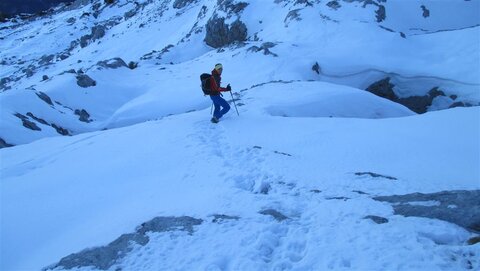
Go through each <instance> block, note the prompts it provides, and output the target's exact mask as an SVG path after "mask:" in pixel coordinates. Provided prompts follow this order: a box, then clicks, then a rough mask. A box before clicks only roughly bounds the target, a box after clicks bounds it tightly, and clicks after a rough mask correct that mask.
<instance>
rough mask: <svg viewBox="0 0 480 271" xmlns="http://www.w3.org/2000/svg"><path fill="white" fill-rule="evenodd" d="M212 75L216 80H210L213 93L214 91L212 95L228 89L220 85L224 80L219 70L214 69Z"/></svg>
mask: <svg viewBox="0 0 480 271" xmlns="http://www.w3.org/2000/svg"><path fill="white" fill-rule="evenodd" d="M212 76H213V79H214V80H210V89H211V93H212V94H210V95H220V92H222V91H228V90H227V89H226V88H222V87H221V86H220V82H221V81H222V77H221V76H220V74H219V73H218V72H217V70H215V69H213V71H212Z"/></svg>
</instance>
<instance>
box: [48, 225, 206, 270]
mask: <svg viewBox="0 0 480 271" xmlns="http://www.w3.org/2000/svg"><path fill="white" fill-rule="evenodd" d="M202 223H203V220H201V219H196V218H193V217H189V216H181V217H156V218H154V219H152V220H150V221H148V222H145V223H143V224H142V225H140V227H138V228H137V229H136V231H135V232H134V233H128V234H123V235H121V236H120V237H119V238H117V239H116V240H114V241H113V242H111V243H110V244H108V245H106V246H102V247H97V248H92V249H86V250H83V251H81V252H78V253H73V254H70V255H69V256H67V257H64V258H62V259H61V260H60V262H58V263H57V264H54V265H52V266H50V267H47V268H46V270H52V269H57V268H63V269H73V268H81V267H87V266H89V267H94V268H95V269H100V270H107V269H109V268H110V267H112V266H113V265H114V264H115V263H116V262H117V261H118V260H120V259H122V258H123V257H125V255H126V254H127V253H128V252H130V251H132V249H133V246H134V245H141V246H144V245H146V244H147V243H148V242H149V241H150V239H149V237H148V235H147V233H148V232H168V231H187V232H188V233H190V234H192V233H193V227H194V226H197V225H200V224H202Z"/></svg>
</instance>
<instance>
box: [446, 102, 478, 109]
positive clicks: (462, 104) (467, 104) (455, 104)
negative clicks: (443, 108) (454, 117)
mask: <svg viewBox="0 0 480 271" xmlns="http://www.w3.org/2000/svg"><path fill="white" fill-rule="evenodd" d="M470 106H472V105H471V104H469V103H464V102H454V103H452V104H451V105H450V106H449V107H448V108H455V107H470Z"/></svg>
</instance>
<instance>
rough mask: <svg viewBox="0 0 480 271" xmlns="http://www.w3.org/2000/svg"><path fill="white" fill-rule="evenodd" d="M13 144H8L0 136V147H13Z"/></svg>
mask: <svg viewBox="0 0 480 271" xmlns="http://www.w3.org/2000/svg"><path fill="white" fill-rule="evenodd" d="M13 146H14V145H12V144H8V143H7V142H6V141H5V140H3V138H1V137H0V149H3V148H8V147H13Z"/></svg>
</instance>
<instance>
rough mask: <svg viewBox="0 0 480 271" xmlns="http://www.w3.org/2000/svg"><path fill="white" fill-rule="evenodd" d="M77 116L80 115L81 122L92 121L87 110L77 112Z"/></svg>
mask: <svg viewBox="0 0 480 271" xmlns="http://www.w3.org/2000/svg"><path fill="white" fill-rule="evenodd" d="M75 115H78V116H79V117H80V118H79V119H80V121H83V122H87V123H88V122H91V120H90V114H88V112H87V110H85V109H82V110H79V109H77V110H75Z"/></svg>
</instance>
